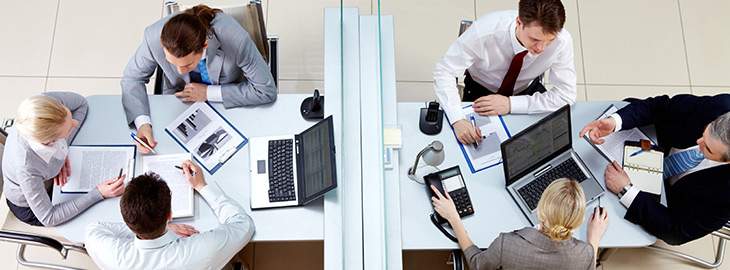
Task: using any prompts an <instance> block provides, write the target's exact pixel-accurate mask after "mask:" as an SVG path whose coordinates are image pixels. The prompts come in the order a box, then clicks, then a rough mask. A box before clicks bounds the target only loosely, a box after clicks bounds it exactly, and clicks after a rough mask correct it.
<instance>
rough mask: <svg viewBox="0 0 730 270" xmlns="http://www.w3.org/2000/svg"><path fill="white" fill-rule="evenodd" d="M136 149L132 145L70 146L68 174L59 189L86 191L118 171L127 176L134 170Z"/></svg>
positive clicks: (114, 175) (116, 174) (76, 191)
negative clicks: (69, 173)
mask: <svg viewBox="0 0 730 270" xmlns="http://www.w3.org/2000/svg"><path fill="white" fill-rule="evenodd" d="M135 151H136V150H135V147H134V146H133V145H128V146H127V145H124V146H76V145H72V146H69V148H68V157H69V161H70V163H71V176H70V177H69V179H68V182H67V183H66V184H65V185H63V186H62V187H61V192H65V193H84V192H89V191H91V190H92V189H94V188H96V186H97V185H98V184H100V183H101V182H103V181H105V180H108V179H112V178H116V177H118V176H119V173H120V171H121V173H122V174H126V175H128V176H129V175H132V174H134V155H135ZM130 172H131V173H130Z"/></svg>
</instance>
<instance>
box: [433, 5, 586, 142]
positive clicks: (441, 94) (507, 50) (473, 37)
mask: <svg viewBox="0 0 730 270" xmlns="http://www.w3.org/2000/svg"><path fill="white" fill-rule="evenodd" d="M564 23H565V9H564V8H563V4H562V3H561V2H560V0H520V2H519V11H514V10H511V11H499V12H493V13H489V14H487V15H485V16H482V17H481V18H479V19H478V20H476V21H475V22H474V23H473V24H472V25H471V26H470V27H469V29H468V30H466V32H464V33H463V34H462V35H461V36H460V37H459V38H458V39H457V40H456V42H454V43H453V44H452V45H451V46H450V47H449V49H448V51H447V52H446V55H444V57H443V58H442V59H441V61H440V62H439V63H438V64H436V68H435V70H434V88H435V90H436V96H437V97H438V99H439V102H440V103H441V106H442V107H443V108H444V111H445V112H446V115H447V116H448V118H449V121H450V124H451V125H452V126H453V128H454V131H455V132H456V136H457V138H459V141H460V142H461V143H465V144H466V143H474V142H479V141H481V139H482V136H481V134H480V132H479V130H478V129H476V128H474V126H472V124H471V123H470V122H469V121H467V120H466V119H465V118H464V115H463V114H462V110H461V102H462V101H474V103H473V107H474V111H475V112H477V113H478V114H479V115H503V114H508V113H518V114H519V113H541V112H549V111H554V110H556V109H558V108H560V107H562V106H564V105H565V104H572V103H574V102H575V97H576V85H575V84H576V75H575V64H574V63H573V42H572V38H571V36H570V33H568V31H567V30H565V29H563V24H564ZM547 70H550V82H551V84H552V85H553V87H552V88H551V89H550V90H547V91H546V89H545V87H544V86H542V84H541V82H540V81H541V76H542V74H544V73H545V72H546V71H547ZM465 71H466V78H465V80H464V83H465V88H464V95H463V99H462V97H460V96H459V91H458V89H457V87H456V80H455V79H454V78H456V77H457V76H460V75H462V74H465Z"/></svg>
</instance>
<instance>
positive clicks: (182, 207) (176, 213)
mask: <svg viewBox="0 0 730 270" xmlns="http://www.w3.org/2000/svg"><path fill="white" fill-rule="evenodd" d="M189 159H190V154H187V153H183V154H171V155H153V156H145V157H144V158H142V171H143V172H144V173H147V172H154V173H156V174H158V175H159V176H160V178H162V180H165V182H166V183H167V187H169V188H170V193H172V198H171V199H172V203H171V207H172V217H173V218H178V217H191V216H193V215H194V214H195V212H194V210H195V208H194V202H195V200H194V199H195V191H194V190H193V187H192V186H190V184H189V183H188V180H187V179H186V178H185V175H184V174H183V172H182V170H180V169H178V168H176V167H175V166H181V164H182V163H183V161H185V160H189Z"/></svg>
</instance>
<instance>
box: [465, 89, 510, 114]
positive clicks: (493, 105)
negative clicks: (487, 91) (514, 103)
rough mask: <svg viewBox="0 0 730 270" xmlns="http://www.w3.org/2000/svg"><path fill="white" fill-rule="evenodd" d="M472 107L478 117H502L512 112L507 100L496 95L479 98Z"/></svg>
mask: <svg viewBox="0 0 730 270" xmlns="http://www.w3.org/2000/svg"><path fill="white" fill-rule="evenodd" d="M472 107H473V108H474V112H476V113H478V114H479V115H504V114H508V113H509V112H510V111H511V110H512V107H511V103H510V100H509V98H508V97H505V96H503V95H498V94H494V95H488V96H483V97H480V98H478V99H477V100H475V101H474V104H473V105H472Z"/></svg>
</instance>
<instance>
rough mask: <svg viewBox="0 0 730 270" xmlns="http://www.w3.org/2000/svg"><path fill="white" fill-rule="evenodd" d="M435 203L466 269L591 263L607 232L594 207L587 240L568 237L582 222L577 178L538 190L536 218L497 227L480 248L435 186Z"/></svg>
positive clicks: (579, 266)
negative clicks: (505, 229) (507, 228)
mask: <svg viewBox="0 0 730 270" xmlns="http://www.w3.org/2000/svg"><path fill="white" fill-rule="evenodd" d="M431 188H432V189H433V190H434V192H435V193H436V195H437V197H438V198H437V197H432V198H431V200H432V201H433V206H434V209H436V212H438V214H439V215H441V216H442V217H444V218H445V219H446V220H448V221H449V224H451V227H452V228H453V229H454V233H455V234H456V238H457V239H458V240H459V247H460V248H461V250H462V251H463V252H464V257H465V259H466V261H467V264H468V265H469V269H472V270H478V269H566V270H568V269H581V270H585V269H595V267H596V266H595V261H596V259H595V258H596V255H597V253H598V242H599V241H600V240H601V237H603V233H605V232H606V226H607V225H608V214H606V212H605V211H599V210H595V211H594V213H593V215H592V217H591V220H590V221H589V224H588V237H587V239H588V243H585V242H583V241H580V240H578V239H575V238H573V237H572V233H573V231H574V230H575V229H577V228H578V227H579V226H580V225H581V224H582V223H583V216H584V214H585V208H586V204H585V201H586V200H585V195H584V194H583V189H582V188H581V187H580V184H579V183H578V182H576V181H573V180H569V179H565V178H563V179H558V180H555V181H554V182H553V183H552V184H550V185H549V186H548V187H547V189H545V191H544V192H543V193H542V197H541V198H540V202H539V203H538V205H537V211H538V219H539V220H540V224H539V225H538V226H537V229H535V228H533V227H525V228H523V229H520V230H516V231H514V232H510V233H501V234H500V235H499V236H498V237H497V239H495V240H494V241H493V242H492V244H491V245H490V246H489V248H488V249H487V250H484V251H481V250H480V249H479V248H478V247H477V246H476V245H474V244H473V243H472V241H471V239H469V235H468V234H467V233H466V229H464V225H463V224H462V223H461V218H459V214H458V213H457V212H456V207H455V206H454V203H453V201H451V197H449V194H448V193H447V194H446V196H445V197H444V195H441V193H440V192H438V190H437V189H436V188H434V187H433V186H431Z"/></svg>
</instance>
